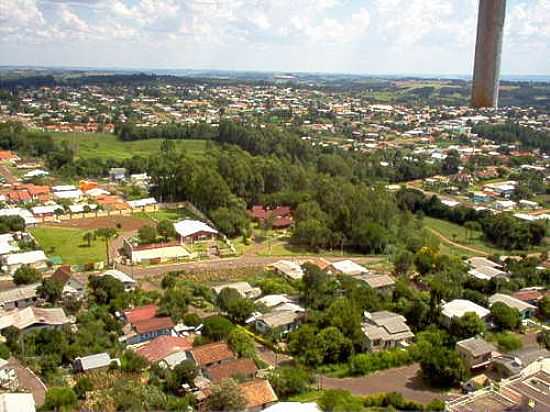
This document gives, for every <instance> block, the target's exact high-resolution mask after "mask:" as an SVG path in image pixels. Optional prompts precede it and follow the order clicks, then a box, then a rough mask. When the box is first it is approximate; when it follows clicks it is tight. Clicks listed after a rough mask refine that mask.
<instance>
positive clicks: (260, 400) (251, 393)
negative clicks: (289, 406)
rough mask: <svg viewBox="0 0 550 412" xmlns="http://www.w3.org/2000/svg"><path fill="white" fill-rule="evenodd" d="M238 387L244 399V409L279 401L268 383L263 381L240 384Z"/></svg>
mask: <svg viewBox="0 0 550 412" xmlns="http://www.w3.org/2000/svg"><path fill="white" fill-rule="evenodd" d="M239 387H240V388H241V392H242V394H243V396H244V398H245V399H246V407H247V408H248V409H253V408H258V407H261V406H263V405H266V404H269V403H272V402H277V401H278V400H279V399H278V398H277V395H276V394H275V391H274V390H273V388H272V387H271V385H270V384H269V381H266V380H263V379H255V380H253V381H250V382H245V383H241V384H240V385H239Z"/></svg>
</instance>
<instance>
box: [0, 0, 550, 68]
mask: <svg viewBox="0 0 550 412" xmlns="http://www.w3.org/2000/svg"><path fill="white" fill-rule="evenodd" d="M476 18H477V0H430V1H428V0H362V1H358V0H292V1H291V0H276V1H271V0H185V1H184V0H0V65H24V66H57V67H71V66H73V67H98V68H111V67H116V68H140V69H144V70H154V69H198V70H252V71H280V72H319V73H354V74H417V75H429V74H439V75H469V74H470V73H471V71H472V66H473V55H474V44H475V25H476ZM549 57H550V1H547V0H508V7H507V16H506V29H505V38H504V50H503V61H502V73H503V74H504V75H506V74H508V75H537V74H538V75H550V58H549Z"/></svg>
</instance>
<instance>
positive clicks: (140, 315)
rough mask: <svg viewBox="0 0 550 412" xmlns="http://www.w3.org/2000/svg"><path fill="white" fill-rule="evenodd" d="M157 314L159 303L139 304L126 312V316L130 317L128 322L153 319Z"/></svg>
mask: <svg viewBox="0 0 550 412" xmlns="http://www.w3.org/2000/svg"><path fill="white" fill-rule="evenodd" d="M156 314H157V305H154V304H151V305H145V306H139V307H137V308H135V309H132V310H127V311H125V312H124V316H125V317H126V319H128V322H130V323H134V322H138V321H143V320H147V319H152V318H154V317H155V315H156Z"/></svg>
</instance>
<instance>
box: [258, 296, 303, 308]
mask: <svg viewBox="0 0 550 412" xmlns="http://www.w3.org/2000/svg"><path fill="white" fill-rule="evenodd" d="M254 303H255V304H257V305H258V304H259V305H263V306H265V307H266V308H268V309H273V308H275V307H277V306H280V305H284V304H286V303H294V300H292V299H290V298H289V297H288V296H287V295H277V294H275V295H265V296H263V297H261V298H259V299H256V301H255V302H254Z"/></svg>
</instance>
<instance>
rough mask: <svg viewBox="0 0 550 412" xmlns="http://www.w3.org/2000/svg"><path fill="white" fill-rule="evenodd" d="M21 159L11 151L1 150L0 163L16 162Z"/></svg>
mask: <svg viewBox="0 0 550 412" xmlns="http://www.w3.org/2000/svg"><path fill="white" fill-rule="evenodd" d="M17 160H19V157H18V156H17V155H16V154H15V153H13V152H12V151H11V150H0V162H15V161H17Z"/></svg>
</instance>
